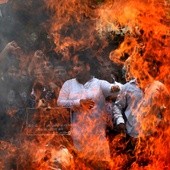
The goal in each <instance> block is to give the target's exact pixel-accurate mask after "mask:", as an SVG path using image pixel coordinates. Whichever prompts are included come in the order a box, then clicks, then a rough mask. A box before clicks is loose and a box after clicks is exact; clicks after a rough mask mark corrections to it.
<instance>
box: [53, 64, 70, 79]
mask: <svg viewBox="0 0 170 170" xmlns="http://www.w3.org/2000/svg"><path fill="white" fill-rule="evenodd" d="M67 79H68V73H67V70H66V68H65V66H64V65H63V64H58V65H57V66H55V68H54V80H56V81H63V82H64V81H65V80H67Z"/></svg>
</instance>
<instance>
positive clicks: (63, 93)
mask: <svg viewBox="0 0 170 170" xmlns="http://www.w3.org/2000/svg"><path fill="white" fill-rule="evenodd" d="M70 92H71V89H70V82H69V81H66V82H65V83H64V84H63V86H62V88H61V90H60V93H59V97H58V100H57V104H58V105H59V106H64V107H72V106H78V105H80V99H75V100H72V99H69V94H70Z"/></svg>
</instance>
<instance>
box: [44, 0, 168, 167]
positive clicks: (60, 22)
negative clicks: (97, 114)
mask: <svg viewBox="0 0 170 170" xmlns="http://www.w3.org/2000/svg"><path fill="white" fill-rule="evenodd" d="M92 2H93V3H92ZM97 2H98V3H97ZM47 5H48V7H49V8H50V9H51V10H52V11H53V18H52V25H51V27H50V33H51V34H52V36H53V38H54V42H55V44H56V51H57V52H60V53H62V54H63V55H65V57H66V58H67V59H70V58H71V53H70V49H71V48H73V49H74V50H73V51H74V52H76V51H79V50H81V49H83V48H93V47H94V46H95V45H96V44H97V43H98V42H97V40H96V39H95V38H96V36H97V37H98V39H100V40H101V41H105V42H104V43H103V46H104V47H106V46H107V45H108V43H107V42H106V39H107V38H106V37H107V35H108V34H110V33H112V36H113V40H114V37H115V36H116V35H119V36H123V37H124V40H123V42H122V43H121V44H120V45H119V46H118V48H117V49H116V50H115V47H113V50H112V51H111V52H110V55H109V58H110V59H111V60H112V61H113V62H116V63H118V64H120V65H123V64H124V63H125V60H126V59H127V58H128V57H129V65H130V72H131V74H132V75H133V76H135V77H136V78H137V79H138V81H139V82H140V85H141V88H143V89H145V87H147V85H148V84H150V83H151V84H152V83H154V82H155V80H159V81H162V82H163V83H164V85H165V89H166V90H167V91H166V90H165V91H166V94H169V90H170V86H169V84H170V78H169V76H170V75H169V70H170V68H169V67H170V63H169V62H170V58H169V56H170V50H169V45H170V34H169V32H170V29H169V24H170V14H169V8H170V3H169V1H168V0H157V1H156V0H143V1H139V0H137V1H134V0H129V1H125V0H119V1H113V0H105V1H100V2H99V1H96V3H95V2H94V1H90V0H83V1H81V2H80V1H78V0H71V1H66V0H62V1H60V2H57V3H56V1H54V0H49V1H48V2H47ZM104 47H102V49H104ZM149 97H150V96H148V95H147V94H145V99H146V100H149ZM153 100H154V103H155V105H154V106H157V107H159V109H160V108H161V107H164V104H165V105H166V106H165V108H166V109H165V110H164V111H163V110H162V111H160V112H161V113H162V114H163V118H161V119H162V120H163V123H162V121H160V122H159V119H158V117H157V116H158V115H157V112H156V109H155V107H149V105H147V106H146V107H142V108H141V112H146V115H145V117H143V118H141V117H139V118H138V119H139V120H140V122H142V123H141V126H140V128H141V131H145V132H146V131H147V132H148V131H149V132H150V133H151V135H150V137H148V136H147V135H143V136H142V137H141V139H140V140H139V141H138V143H137V144H136V148H135V150H136V157H137V158H139V157H141V158H140V159H148V158H149V160H150V163H149V164H148V165H147V166H145V169H148V170H150V169H164V168H168V167H169V166H170V165H169V163H168V160H169V155H170V153H169V143H170V142H169V141H170V138H169V135H168V134H169V132H170V128H169V125H168V121H169V115H168V113H169V102H168V99H167V98H166V99H165V97H164V96H159V97H158V98H156V99H155V98H154V99H153ZM163 100H165V101H164V102H163ZM154 109H155V110H154ZM79 123H82V124H83V122H81V119H80V122H79ZM88 123H89V125H88V126H89V129H86V130H85V131H86V133H85V134H83V135H85V136H84V137H86V138H87V136H86V135H87V134H88V133H90V129H91V128H92V127H93V126H94V125H95V124H96V122H88ZM155 133H156V134H157V135H156V134H155ZM153 134H155V135H153ZM99 138H100V137H99ZM121 138H122V137H120V136H118V137H117V138H115V139H114V140H113V141H112V145H113V146H114V145H118V144H117V143H119V142H120V141H121ZM92 140H93V141H89V142H90V143H93V142H94V141H99V139H98V138H96V137H95V138H94V139H92ZM93 147H95V146H93ZM96 149H97V148H94V150H96ZM88 151H90V148H86V149H85V151H84V152H83V153H82V154H83V155H86V154H87V153H88ZM112 154H113V158H114V159H113V162H112V166H113V168H115V169H117V168H120V167H121V166H122V164H126V163H127V162H128V159H129V157H128V156H127V155H126V154H123V153H122V154H121V156H120V154H117V150H116V148H114V147H113V149H112ZM93 156H94V155H91V158H92V159H95V158H94V157H93ZM142 157H143V158H142ZM77 161H78V160H77ZM139 162H140V160H139ZM78 163H80V162H78ZM77 166H78V165H77ZM131 169H142V165H139V164H138V163H137V161H136V162H134V163H133V164H132V165H131Z"/></svg>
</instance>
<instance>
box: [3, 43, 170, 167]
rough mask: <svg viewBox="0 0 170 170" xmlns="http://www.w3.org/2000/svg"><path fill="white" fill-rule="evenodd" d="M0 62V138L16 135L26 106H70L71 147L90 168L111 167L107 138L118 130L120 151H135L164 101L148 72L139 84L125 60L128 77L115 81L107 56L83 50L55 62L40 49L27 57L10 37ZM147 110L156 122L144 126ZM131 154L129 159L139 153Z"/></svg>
mask: <svg viewBox="0 0 170 170" xmlns="http://www.w3.org/2000/svg"><path fill="white" fill-rule="evenodd" d="M128 60H130V57H129V59H128ZM128 62H129V61H128ZM128 62H127V63H128ZM0 65H1V66H0V69H1V70H0V76H1V77H0V94H1V98H0V105H1V106H0V121H1V123H0V139H1V140H7V141H9V142H14V143H15V142H16V141H17V139H18V135H19V134H20V133H22V131H23V129H24V123H25V120H26V115H27V113H26V110H27V108H32V109H51V108H56V107H66V108H71V109H72V114H71V117H70V122H71V129H70V134H71V138H72V141H73V146H74V153H75V155H76V156H77V157H79V158H80V159H82V160H84V161H85V162H87V165H88V166H90V168H92V169H109V168H111V166H112V162H113V161H114V159H112V150H111V149H112V147H111V146H110V143H109V141H110V140H114V136H116V135H117V134H123V136H124V139H123V140H124V145H125V147H124V148H123V149H122V150H121V152H124V151H128V154H129V150H131V152H130V154H132V155H133V156H134V157H135V156H136V154H135V153H134V152H135V146H136V145H137V142H138V139H139V138H140V137H142V135H146V136H149V135H152V134H154V132H153V129H155V128H156V127H158V125H159V123H160V122H161V121H162V120H163V113H164V111H165V110H166V108H167V107H168V106H167V103H166V102H167V100H168V98H169V92H168V90H167V89H166V87H165V86H164V85H163V83H161V82H160V81H154V80H152V78H151V77H150V76H149V75H147V83H146V84H147V85H146V86H145V87H143V86H141V85H143V83H142V82H141V80H139V79H138V78H137V77H135V76H134V75H133V74H132V73H131V74H129V73H130V69H129V67H130V65H129V64H126V62H125V66H124V67H123V69H124V74H125V75H124V76H125V79H126V81H127V82H126V83H125V84H123V83H122V82H123V81H122V82H118V81H119V80H120V78H119V77H118V76H120V75H122V73H121V74H117V71H116V69H115V67H114V66H113V64H112V62H111V61H109V60H105V59H103V60H102V62H101V61H97V59H94V58H90V57H89V55H88V53H87V52H86V51H81V52H79V53H76V54H74V55H73V57H72V58H71V61H62V60H56V61H55V62H54V63H53V62H51V61H50V59H49V58H48V57H47V56H46V55H45V54H44V53H43V51H41V50H37V51H35V53H34V54H33V55H32V56H30V57H25V56H24V53H23V52H22V49H21V48H20V47H19V46H18V45H17V43H16V42H14V41H12V42H9V43H8V44H7V45H6V46H5V48H4V49H3V50H2V51H1V53H0ZM151 80H152V81H151ZM145 82H146V79H145ZM158 99H159V101H160V102H159V103H158V102H157V101H158ZM36 114H37V112H36ZM149 114H152V115H153V116H154V122H152V123H151V122H149V123H148V124H147V129H144V128H142V123H143V122H142V120H143V119H147V116H148V115H149ZM143 117H144V118H143ZM148 118H149V117H148ZM151 126H152V127H151ZM153 126H155V128H153ZM111 135H112V136H113V138H110V136H111ZM133 156H132V157H133ZM134 157H133V159H131V160H130V161H132V162H133V161H134V159H135V160H138V159H140V158H138V157H135V158H134ZM148 159H149V158H148ZM132 162H131V163H132ZM145 163H146V164H147V163H149V160H147V161H145ZM89 164H90V165H89ZM142 166H143V164H142Z"/></svg>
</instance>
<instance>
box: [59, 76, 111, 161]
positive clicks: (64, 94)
mask: <svg viewBox="0 0 170 170" xmlns="http://www.w3.org/2000/svg"><path fill="white" fill-rule="evenodd" d="M111 87H112V84H110V83H108V82H107V81H104V80H99V79H96V78H92V79H91V80H89V81H88V82H86V83H85V84H84V85H83V84H80V83H79V82H78V81H77V80H76V79H71V80H68V81H66V82H65V83H64V84H63V87H62V88H61V91H60V94H59V98H58V101H57V103H58V105H60V106H65V107H71V106H75V105H77V106H79V104H80V99H92V100H93V101H94V102H95V106H94V107H93V108H92V109H91V110H88V111H83V112H82V110H79V111H77V112H74V113H73V117H72V128H71V129H72V130H71V135H72V138H73V142H74V146H75V147H76V149H77V150H78V151H80V153H82V154H83V155H82V156H83V157H86V158H88V159H92V160H94V159H97V160H102V161H109V160H110V151H109V144H108V141H107V139H106V137H105V128H106V120H105V114H106V112H105V97H107V96H108V95H110V93H111Z"/></svg>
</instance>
